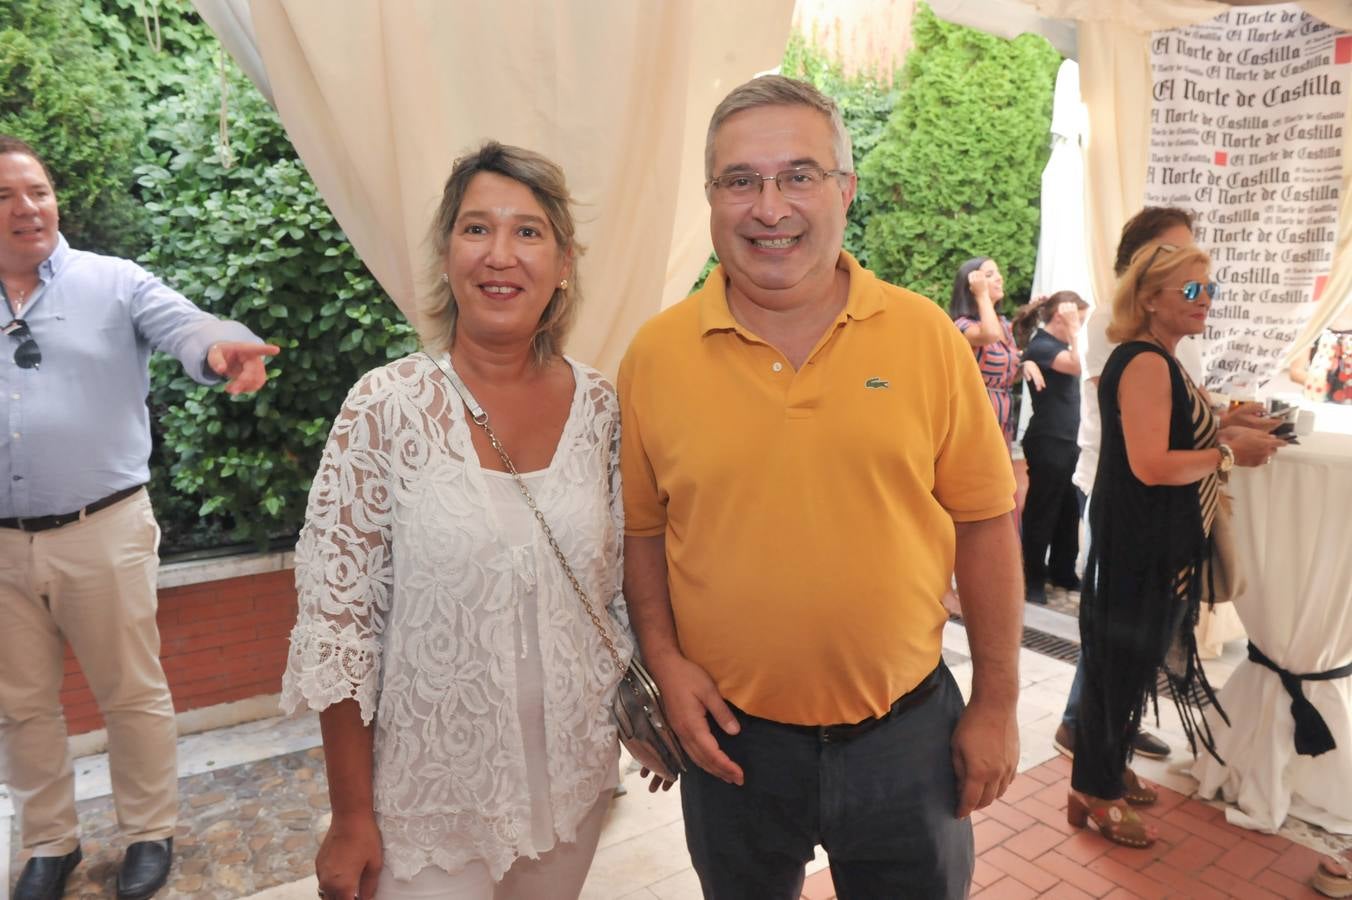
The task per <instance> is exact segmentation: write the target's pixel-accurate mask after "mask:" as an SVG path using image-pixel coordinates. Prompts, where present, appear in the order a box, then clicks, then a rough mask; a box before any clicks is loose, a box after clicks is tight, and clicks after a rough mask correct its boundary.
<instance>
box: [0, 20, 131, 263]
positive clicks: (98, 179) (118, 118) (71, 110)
mask: <svg viewBox="0 0 1352 900" xmlns="http://www.w3.org/2000/svg"><path fill="white" fill-rule="evenodd" d="M83 6H84V5H83V4H82V3H81V2H80V0H0V85H3V89H0V133H3V134H11V135H14V136H16V137H19V138H22V139H23V140H26V141H28V143H30V144H32V145H33V146H34V147H35V148H36V149H37V150H38V152H39V153H41V154H42V155H43V158H44V159H45V160H46V162H47V165H48V167H49V168H50V169H51V170H52V177H53V179H54V180H55V182H56V187H57V190H58V191H59V193H60V198H61V214H62V216H61V217H62V223H61V224H62V230H63V232H64V233H65V235H66V237H67V238H69V239H70V242H71V243H72V244H74V245H75V246H77V247H81V248H85V249H89V250H97V251H102V252H105V253H115V254H119V255H134V254H135V253H136V252H138V251H139V250H140V249H141V248H142V247H143V246H144V233H143V231H142V223H141V222H140V220H139V208H138V206H137V204H136V203H135V200H134V198H132V197H131V195H130V194H129V193H128V191H127V187H128V185H129V184H130V182H131V178H132V167H133V166H134V165H135V160H136V154H137V149H138V146H139V144H140V141H141V137H142V135H143V133H144V130H145V126H144V124H143V122H142V119H141V114H140V108H141V107H140V104H139V103H137V102H135V100H136V94H135V91H134V90H133V89H132V87H131V85H129V84H128V83H127V80H126V79H125V78H124V77H123V76H122V74H121V72H120V71H119V68H118V60H117V57H116V55H115V54H114V53H113V52H112V51H110V50H109V49H107V47H106V46H105V45H104V44H103V42H102V41H100V40H97V39H96V38H97V36H96V35H95V33H94V32H92V31H91V30H90V28H89V27H88V25H87V24H86V22H85V21H84V19H83V17H82V15H81V12H82V9H83Z"/></svg>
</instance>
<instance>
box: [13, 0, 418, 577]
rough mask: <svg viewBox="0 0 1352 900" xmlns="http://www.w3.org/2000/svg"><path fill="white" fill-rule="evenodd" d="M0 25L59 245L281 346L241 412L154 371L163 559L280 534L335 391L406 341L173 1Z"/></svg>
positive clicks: (282, 142) (305, 485)
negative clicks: (47, 181)
mask: <svg viewBox="0 0 1352 900" xmlns="http://www.w3.org/2000/svg"><path fill="white" fill-rule="evenodd" d="M0 13H3V16H4V18H3V19H0V28H3V31H0V74H3V75H4V78H5V81H4V84H5V92H4V96H5V100H4V103H3V104H2V105H0V128H6V129H12V130H13V131H14V132H15V133H16V134H18V135H19V136H21V137H24V138H25V139H26V140H29V141H30V142H31V143H33V144H34V145H35V146H36V147H37V149H38V150H39V152H41V153H43V154H44V155H45V156H47V157H49V158H50V160H51V162H52V165H53V168H54V169H55V170H56V176H57V179H58V195H59V198H60V201H61V220H62V231H63V232H64V233H65V234H66V235H67V237H68V238H70V240H71V243H72V244H73V245H75V246H77V247H84V248H89V249H96V250H101V251H104V252H113V253H118V254H121V255H129V256H134V257H136V258H138V261H139V262H141V263H142V264H143V265H144V266H146V268H148V269H149V270H151V271H152V272H154V273H155V274H157V275H159V276H160V277H161V278H163V279H164V280H165V281H166V282H167V283H168V284H170V285H172V286H173V287H174V288H176V289H177V290H179V291H180V292H182V293H183V294H184V295H185V296H186V297H188V299H190V300H192V301H193V302H194V303H196V304H198V305H199V306H201V307H202V308H204V309H206V310H208V311H210V312H212V313H215V314H216V315H219V316H221V317H224V318H230V319H234V320H236V321H239V322H243V323H244V324H245V325H247V326H248V327H249V328H251V329H252V330H253V331H254V332H255V333H256V334H258V335H260V336H261V337H263V338H265V339H266V340H269V341H271V342H272V343H275V344H278V345H280V346H281V347H282V354H281V356H279V357H277V358H276V359H275V360H274V361H273V362H272V363H270V364H269V370H270V372H271V379H270V380H269V382H268V384H267V386H266V387H264V389H263V390H262V391H260V392H258V393H257V394H255V395H253V396H251V397H245V398H238V399H231V398H230V397H229V396H228V395H226V394H225V393H224V392H223V391H222V390H221V389H220V388H207V387H202V386H200V385H198V384H196V383H195V382H193V381H192V380H190V379H189V378H188V377H187V376H186V375H184V374H183V371H182V369H181V368H180V366H179V365H178V363H177V361H175V360H173V359H170V358H167V357H160V356H157V357H155V358H154V360H153V361H152V363H151V394H150V397H149V398H148V402H149V404H150V407H151V411H152V423H153V431H154V438H155V450H154V454H153V456H152V459H151V473H152V474H151V496H152V498H153V500H154V503H155V508H156V514H157V516H158V517H159V519H160V523H161V525H162V526H163V528H164V542H163V546H162V550H164V551H166V552H173V551H176V550H187V549H198V548H202V547H209V546H212V545H218V544H222V543H230V542H247V543H250V544H255V545H261V544H263V543H266V542H267V541H269V540H270V539H273V538H278V537H282V538H287V537H289V536H290V535H292V534H294V533H295V531H296V530H297V529H298V528H299V526H300V524H301V522H302V520H303V517H304V513H305V499H306V495H307V493H308V491H309V486H310V480H311V478H312V477H313V475H314V472H315V470H316V468H317V467H318V464H319V456H320V453H321V451H322V448H323V443H324V440H325V437H326V436H327V434H328V429H329V425H330V423H331V422H332V420H333V417H334V415H336V413H337V412H338V409H339V406H340V405H341V403H342V400H343V397H344V396H345V394H346V392H347V389H348V388H349V387H350V386H351V384H352V383H353V382H354V381H356V379H357V378H358V376H359V375H360V374H361V373H362V372H364V371H366V370H368V369H370V368H372V367H374V366H377V365H380V364H382V363H384V362H386V361H387V360H388V359H390V358H393V357H398V356H402V355H404V354H405V353H408V352H410V351H411V350H412V349H413V348H414V347H415V346H416V344H417V342H416V339H415V337H414V334H413V330H412V328H411V327H410V326H409V325H408V323H407V322H406V321H405V320H404V319H403V317H402V315H401V314H400V313H399V311H398V310H397V309H396V308H395V306H394V304H393V303H392V302H391V301H390V300H389V299H388V298H387V297H386V296H385V294H384V293H383V292H382V291H381V289H380V287H379V286H378V285H377V284H376V282H375V280H374V279H373V278H372V277H371V275H370V273H369V272H368V271H367V270H366V268H365V266H364V265H363V264H362V262H361V260H360V259H359V258H358V257H357V255H356V253H355V252H354V251H353V249H352V246H351V244H349V243H348V241H347V239H346V237H345V236H344V234H343V232H342V230H341V229H340V228H339V227H338V225H337V224H336V223H335V221H334V219H333V216H332V214H331V213H330V212H329V210H328V207H327V206H326V205H325V204H324V202H323V200H322V199H321V197H320V196H319V192H318V191H317V190H316V189H315V186H314V183H313V182H312V181H311V180H310V177H309V175H308V174H307V173H306V171H305V168H304V166H303V165H302V164H301V162H300V160H299V159H298V158H297V157H296V153H295V150H294V149H293V148H292V146H291V143H290V141H289V140H288V139H287V137H286V132H285V131H284V129H283V128H282V125H281V123H280V121H279V120H278V118H277V116H276V114H275V113H274V112H273V110H272V109H271V108H270V107H269V106H268V105H267V103H266V101H264V99H263V98H262V96H261V95H260V94H259V93H258V91H257V90H256V89H255V88H254V86H253V85H252V83H250V82H249V81H248V79H247V78H245V77H244V76H243V75H242V74H241V73H240V72H239V70H238V69H237V68H236V67H235V66H234V64H233V63H232V62H230V61H229V60H228V59H227V58H225V57H224V55H223V51H222V50H221V48H220V46H219V44H218V42H217V41H216V39H215V37H214V36H213V35H212V34H211V32H210V30H209V29H208V28H207V27H206V26H205V24H204V23H203V22H202V21H201V20H200V18H199V17H198V16H197V14H196V13H195V12H194V11H193V10H192V7H191V5H190V4H189V3H187V2H186V0H181V2H175V3H162V4H147V3H145V2H144V0H0ZM223 89H224V90H225V91H226V102H225V104H224V108H225V109H226V114H227V134H228V137H229V153H228V155H223V153H222V148H221V146H220V116H221V109H222V99H221V93H222V90H223ZM6 114H9V116H10V117H9V118H8V119H6V118H4V115H6ZM226 159H228V161H229V165H227V164H226ZM118 209H121V210H123V212H121V213H117V214H116V215H112V214H110V213H109V210H114V211H116V210H118ZM118 222H122V223H123V225H122V226H121V227H122V228H123V230H122V231H121V232H117V233H116V234H115V235H114V236H115V237H117V238H119V239H118V240H112V239H109V238H107V237H106V235H108V234H109V232H110V231H116V230H115V229H110V228H109V226H110V225H111V224H115V223H118ZM128 222H130V224H129V225H128V224H127V223H128Z"/></svg>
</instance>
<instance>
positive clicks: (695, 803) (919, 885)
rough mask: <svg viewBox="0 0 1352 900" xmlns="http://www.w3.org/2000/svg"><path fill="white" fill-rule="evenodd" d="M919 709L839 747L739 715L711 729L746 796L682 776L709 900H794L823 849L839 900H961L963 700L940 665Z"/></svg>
mask: <svg viewBox="0 0 1352 900" xmlns="http://www.w3.org/2000/svg"><path fill="white" fill-rule="evenodd" d="M936 677H937V686H936V688H935V690H934V691H933V692H932V693H931V694H930V695H929V696H928V697H927V698H926V699H925V700H924V702H922V703H920V704H918V705H916V706H913V707H911V708H909V709H906V710H905V711H903V712H901V713H900V714H898V715H895V716H894V717H892V718H890V719H888V720H886V721H884V722H882V723H880V724H879V725H878V726H877V727H875V728H874V729H872V730H871V731H869V732H868V733H867V734H864V735H861V736H859V737H857V738H854V739H853V740H850V741H846V742H843V743H835V742H832V741H823V740H822V739H821V738H820V737H818V736H816V735H814V734H810V733H806V732H805V731H804V730H803V729H801V728H799V727H796V726H788V725H782V724H780V723H777V722H772V721H770V720H768V719H760V718H757V717H755V716H751V715H748V714H746V713H744V712H741V711H740V710H737V711H736V715H737V719H738V721H739V722H740V723H741V725H742V730H741V733H740V734H737V735H735V736H734V735H727V734H724V733H723V732H722V730H721V729H719V728H718V726H717V725H716V724H714V723H713V721H712V720H710V727H711V728H712V729H713V731H714V734H715V735H717V736H718V741H719V744H720V745H721V746H722V748H723V750H724V752H726V753H727V754H728V755H729V756H730V757H732V759H733V760H734V761H735V762H736V763H737V764H738V765H740V766H741V767H742V770H743V772H744V773H745V776H746V778H745V784H744V785H743V786H742V787H737V786H735V785H730V784H725V783H724V782H722V781H719V780H718V779H717V778H714V777H713V776H711V775H709V774H708V773H706V772H704V771H703V770H701V769H699V768H698V767H696V766H691V769H690V771H689V772H687V773H686V774H685V775H683V776H681V780H680V786H681V803H682V806H683V808H684V812H685V838H686V844H687V846H688V847H689V849H690V857H691V860H692V861H693V863H694V866H695V871H696V873H698V875H699V879H700V884H701V886H702V887H703V889H704V896H705V898H706V900H797V898H798V897H799V895H800V894H801V893H802V888H803V880H804V866H805V865H806V863H807V862H808V861H809V860H811V859H812V854H813V849H814V847H815V846H816V845H817V844H820V845H821V846H822V847H823V848H825V850H826V853H827V856H828V858H829V860H830V864H831V877H832V879H833V881H834V882H835V887H836V895H837V896H838V897H839V898H840V900H892V898H908V900H909V898H916V900H962V898H965V897H966V896H967V894H968V890H969V889H970V886H971V880H972V869H973V866H974V865H975V850H974V848H973V842H972V825H971V821H970V820H968V819H962V820H959V819H956V818H954V812H955V811H956V809H957V806H958V795H957V777H956V775H955V774H954V772H953V761H952V754H951V751H950V748H949V741H950V739H951V737H952V735H953V729H954V727H955V726H956V725H957V721H958V717H959V716H960V715H961V714H962V709H963V703H962V695H961V693H960V692H959V690H958V686H957V684H956V683H955V682H954V681H953V676H952V674H951V673H950V672H949V671H948V669H947V667H945V666H943V665H941V666H940V669H939V671H938V672H937V673H936Z"/></svg>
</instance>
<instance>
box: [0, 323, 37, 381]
mask: <svg viewBox="0 0 1352 900" xmlns="http://www.w3.org/2000/svg"><path fill="white" fill-rule="evenodd" d="M0 330H2V331H4V333H5V334H7V335H9V336H10V337H12V338H14V339H15V340H16V341H18V342H19V346H18V347H17V348H16V349H15V350H14V365H16V366H18V367H19V368H20V369H36V368H38V366H39V365H40V364H41V363H42V351H41V350H39V349H38V342H37V341H35V340H33V333H32V332H31V331H29V330H28V323H27V322H25V321H24V320H23V319H15V320H13V321H12V322H10V323H9V324H8V325H6V326H5V327H4V328H3V329H0Z"/></svg>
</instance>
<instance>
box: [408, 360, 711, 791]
mask: <svg viewBox="0 0 1352 900" xmlns="http://www.w3.org/2000/svg"><path fill="white" fill-rule="evenodd" d="M426 356H427V358H428V359H430V360H432V362H433V363H435V364H436V366H437V368H438V369H440V370H441V373H442V374H443V375H445V376H446V380H447V381H449V382H450V383H451V387H453V388H455V392H456V393H457V394H459V395H460V399H461V400H462V401H463V402H464V404H465V408H466V409H468V410H469V414H470V418H471V419H472V421H473V422H474V424H475V425H478V426H479V427H480V428H482V429H483V430H484V433H485V434H486V435H488V440H489V443H491V444H492V445H493V449H494V450H496V451H497V454H498V456H499V457H500V458H501V459H502V465H503V467H504V468H506V470H507V473H508V474H509V475H511V476H512V479H513V480H514V481H515V482H516V488H517V490H518V491H520V492H521V496H522V497H523V498H524V499H525V501H526V505H527V506H529V507H530V510H531V512H532V513H534V515H535V521H537V522H539V523H540V528H541V530H542V531H543V532H544V535H545V539H546V540H547V541H548V542H549V548H550V549H551V550H552V551H553V552H554V557H555V559H557V560H558V561H559V565H560V566H561V567H562V568H563V574H564V575H565V576H567V578H568V583H569V584H570V585H572V587H573V592H574V593H576V594H577V598H578V599H579V600H581V601H582V605H583V607H584V608H585V609H586V610H587V616H588V617H589V618H590V619H591V623H592V626H593V627H594V628H595V629H596V633H597V635H598V636H599V637H600V638H601V643H602V644H604V645H605V648H606V651H607V652H608V653H609V654H610V659H611V663H612V664H613V665H614V666H615V669H616V670H617V671H619V672H620V673H621V676H620V683H619V684H618V685H617V686H616V690H615V699H614V700H613V701H612V702H611V712H612V714H613V715H614V717H615V726H616V730H618V732H619V735H620V742H621V743H623V744H624V747H625V749H626V750H628V751H629V753H630V755H631V756H633V757H634V759H636V760H638V762H639V765H641V766H643V767H644V768H645V769H648V770H649V771H650V772H652V773H654V774H655V775H657V777H658V778H661V779H662V780H663V781H668V782H674V781H676V778H677V777H678V776H679V775H680V773H681V772H684V771H685V766H686V762H685V752H684V751H683V750H682V749H681V745H680V742H679V741H678V740H677V739H676V734H675V732H673V731H672V730H671V727H670V726H669V725H668V724H667V717H666V713H665V711H664V710H663V708H662V694H661V692H660V691H659V690H658V689H657V682H655V681H653V679H652V676H651V675H649V674H648V670H647V669H645V668H644V667H643V664H642V663H641V662H639V660H638V656H637V655H635V656H634V657H633V658H631V659H630V660H629V665H628V667H626V666H625V665H624V664H623V663H622V662H621V661H620V654H619V651H618V650H616V649H615V641H614V640H613V639H612V638H611V636H610V632H609V631H608V630H607V629H606V626H605V625H604V624H602V622H601V617H600V615H599V614H598V613H597V611H596V607H595V606H594V605H593V604H592V602H591V598H590V597H589V596H588V595H587V591H586V589H585V588H583V587H582V583H581V582H580V581H578V579H577V576H576V575H574V574H573V567H572V566H570V565H569V564H568V559H567V557H565V556H564V555H563V550H562V549H560V548H559V542H558V541H556V540H555V539H554V532H553V531H552V530H551V529H550V527H549V523H548V522H546V521H545V517H544V513H542V512H540V508H539V507H538V506H536V505H535V498H534V497H532V496H531V493H530V490H529V489H528V488H527V487H526V482H525V480H524V479H522V477H521V475H520V473H518V472H517V470H516V466H515V465H513V464H512V460H511V458H510V457H509V456H508V455H507V451H506V450H505V449H504V448H503V446H502V442H501V441H499V440H498V436H497V435H496V434H494V433H493V429H492V428H490V427H489V425H488V413H486V412H484V409H483V407H482V406H480V405H479V401H477V400H475V399H474V395H473V394H471V393H470V391H469V388H468V387H466V386H465V382H464V381H462V380H461V378H460V376H459V375H458V374H457V373H456V371H455V369H454V368H453V367H452V366H451V364H450V356H449V354H448V355H447V357H446V359H445V361H442V360H440V359H437V358H436V357H435V356H433V355H432V354H430V353H428V354H426Z"/></svg>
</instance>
